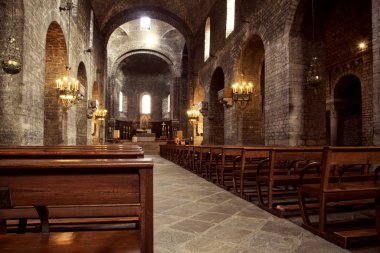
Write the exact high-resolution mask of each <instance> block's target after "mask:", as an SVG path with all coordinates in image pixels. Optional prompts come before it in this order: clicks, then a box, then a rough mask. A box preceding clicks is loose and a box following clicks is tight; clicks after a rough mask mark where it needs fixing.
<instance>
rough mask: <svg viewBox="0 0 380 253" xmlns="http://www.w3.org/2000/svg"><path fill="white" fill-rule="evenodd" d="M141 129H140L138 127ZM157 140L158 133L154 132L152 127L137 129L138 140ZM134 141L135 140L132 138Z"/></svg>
mask: <svg viewBox="0 0 380 253" xmlns="http://www.w3.org/2000/svg"><path fill="white" fill-rule="evenodd" d="M137 130H140V129H137ZM155 140H156V134H155V133H152V130H151V129H147V130H144V131H141V130H140V131H136V142H139V141H155ZM132 141H133V140H132Z"/></svg>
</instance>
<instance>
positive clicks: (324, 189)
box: [298, 147, 380, 248]
mask: <svg viewBox="0 0 380 253" xmlns="http://www.w3.org/2000/svg"><path fill="white" fill-rule="evenodd" d="M366 164H371V165H375V164H380V147H346V148H344V147H340V148H338V147H325V148H324V150H323V158H322V164H321V180H320V183H314V184H310V183H304V184H302V185H301V186H300V187H299V189H298V196H299V202H300V206H301V211H302V219H303V227H304V228H306V229H308V230H310V231H311V232H313V233H315V234H317V235H319V236H321V237H323V238H325V239H327V240H329V241H331V242H334V243H336V244H338V245H340V246H342V247H345V248H347V247H348V246H350V243H351V242H353V241H357V240H358V239H363V238H365V239H368V238H372V237H374V238H376V237H377V232H376V228H375V224H376V222H375V221H374V220H373V221H371V220H370V221H369V223H368V224H365V223H364V221H359V222H358V221H357V220H356V221H355V220H349V221H347V222H340V223H338V224H337V223H334V222H329V223H328V222H327V216H328V214H329V206H331V205H333V206H334V207H336V206H339V205H340V204H341V205H342V206H343V205H344V206H346V205H351V206H354V205H363V203H365V204H367V205H368V203H372V205H370V206H369V207H370V208H372V209H375V207H374V205H373V204H374V202H375V199H377V201H378V202H379V194H380V182H379V180H377V181H376V180H375V179H374V177H372V180H368V179H369V178H370V177H368V175H363V173H359V174H358V175H357V176H356V178H357V179H356V180H355V176H354V175H349V176H348V180H344V178H343V179H342V180H338V181H337V180H335V179H334V177H333V176H332V175H333V174H334V173H332V171H333V170H336V168H339V167H342V166H348V165H366ZM310 198H313V199H316V200H317V201H318V207H319V220H318V222H316V223H312V222H311V220H310V217H309V208H308V206H307V199H310ZM377 205H379V203H377ZM378 216H379V214H377V217H378ZM378 219H379V217H378ZM358 225H359V226H358ZM379 226H380V224H379V223H378V225H377V229H378V230H379Z"/></svg>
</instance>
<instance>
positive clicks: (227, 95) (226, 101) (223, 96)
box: [218, 87, 232, 108]
mask: <svg viewBox="0 0 380 253" xmlns="http://www.w3.org/2000/svg"><path fill="white" fill-rule="evenodd" d="M218 100H219V102H220V103H222V104H223V105H224V107H225V108H229V107H231V106H232V89H231V88H230V87H225V88H224V89H221V90H220V91H218Z"/></svg>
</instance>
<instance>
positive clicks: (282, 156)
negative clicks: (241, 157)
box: [256, 147, 322, 216]
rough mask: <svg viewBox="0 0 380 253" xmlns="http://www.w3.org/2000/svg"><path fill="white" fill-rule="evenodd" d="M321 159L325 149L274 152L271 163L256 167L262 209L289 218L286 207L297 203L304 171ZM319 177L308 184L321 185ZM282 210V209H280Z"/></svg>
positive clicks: (270, 154)
mask: <svg viewBox="0 0 380 253" xmlns="http://www.w3.org/2000/svg"><path fill="white" fill-rule="evenodd" d="M321 159H322V147H281V148H272V149H271V150H270V152H269V159H268V160H267V162H265V163H261V164H260V166H258V167H257V172H256V187H257V197H258V205H259V207H261V208H263V209H265V210H267V211H269V212H271V213H273V214H275V215H278V216H283V215H285V214H286V208H285V206H286V205H289V204H290V205H292V204H295V203H297V202H298V198H297V196H298V195H297V187H298V184H299V179H300V172H301V170H302V167H303V166H304V165H306V164H308V163H309V162H311V161H320V160H321ZM319 178H320V177H319V176H313V177H308V178H307V180H311V181H313V182H317V181H319ZM277 206H280V207H281V208H280V209H279V208H277Z"/></svg>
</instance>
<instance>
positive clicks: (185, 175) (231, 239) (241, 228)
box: [147, 156, 371, 253]
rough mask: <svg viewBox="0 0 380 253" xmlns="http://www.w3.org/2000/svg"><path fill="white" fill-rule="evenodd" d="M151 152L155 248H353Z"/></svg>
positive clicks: (159, 252) (230, 251) (184, 252)
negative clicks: (322, 235) (327, 237)
mask: <svg viewBox="0 0 380 253" xmlns="http://www.w3.org/2000/svg"><path fill="white" fill-rule="evenodd" d="M147 157H152V158H153V159H154V170H153V171H154V190H153V192H154V245H155V247H154V248H155V251H154V252H155V253H164V252H165V253H169V252H178V253H189V252H202V253H208V252H215V253H248V252H265V253H275V252H281V253H286V252H292V253H293V252H300V253H302V252H307V253H314V252H315V253H317V252H320V253H330V252H334V253H335V252H349V251H346V250H344V249H342V248H340V247H338V246H336V245H334V244H331V243H329V242H327V241H325V240H323V239H321V238H319V237H317V236H315V235H313V234H311V233H310V232H308V231H306V230H304V229H303V228H301V227H299V226H297V225H296V224H293V223H291V222H290V221H288V220H286V219H281V218H277V217H275V216H273V215H271V214H269V213H267V212H265V211H263V210H261V209H260V208H258V207H256V206H255V205H253V204H252V203H249V202H247V201H245V200H242V199H240V198H239V197H236V196H234V195H233V194H231V193H229V192H227V191H225V190H223V189H220V188H219V187H217V186H215V185H213V184H212V183H209V182H208V181H206V180H204V179H202V178H200V177H198V176H197V175H195V174H192V173H191V172H189V171H187V170H185V169H183V168H181V167H179V166H177V165H176V164H174V163H172V162H170V161H167V160H165V159H163V158H161V157H159V156H147ZM358 252H361V253H362V252H364V251H362V250H360V251H358ZM365 252H371V251H365Z"/></svg>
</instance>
